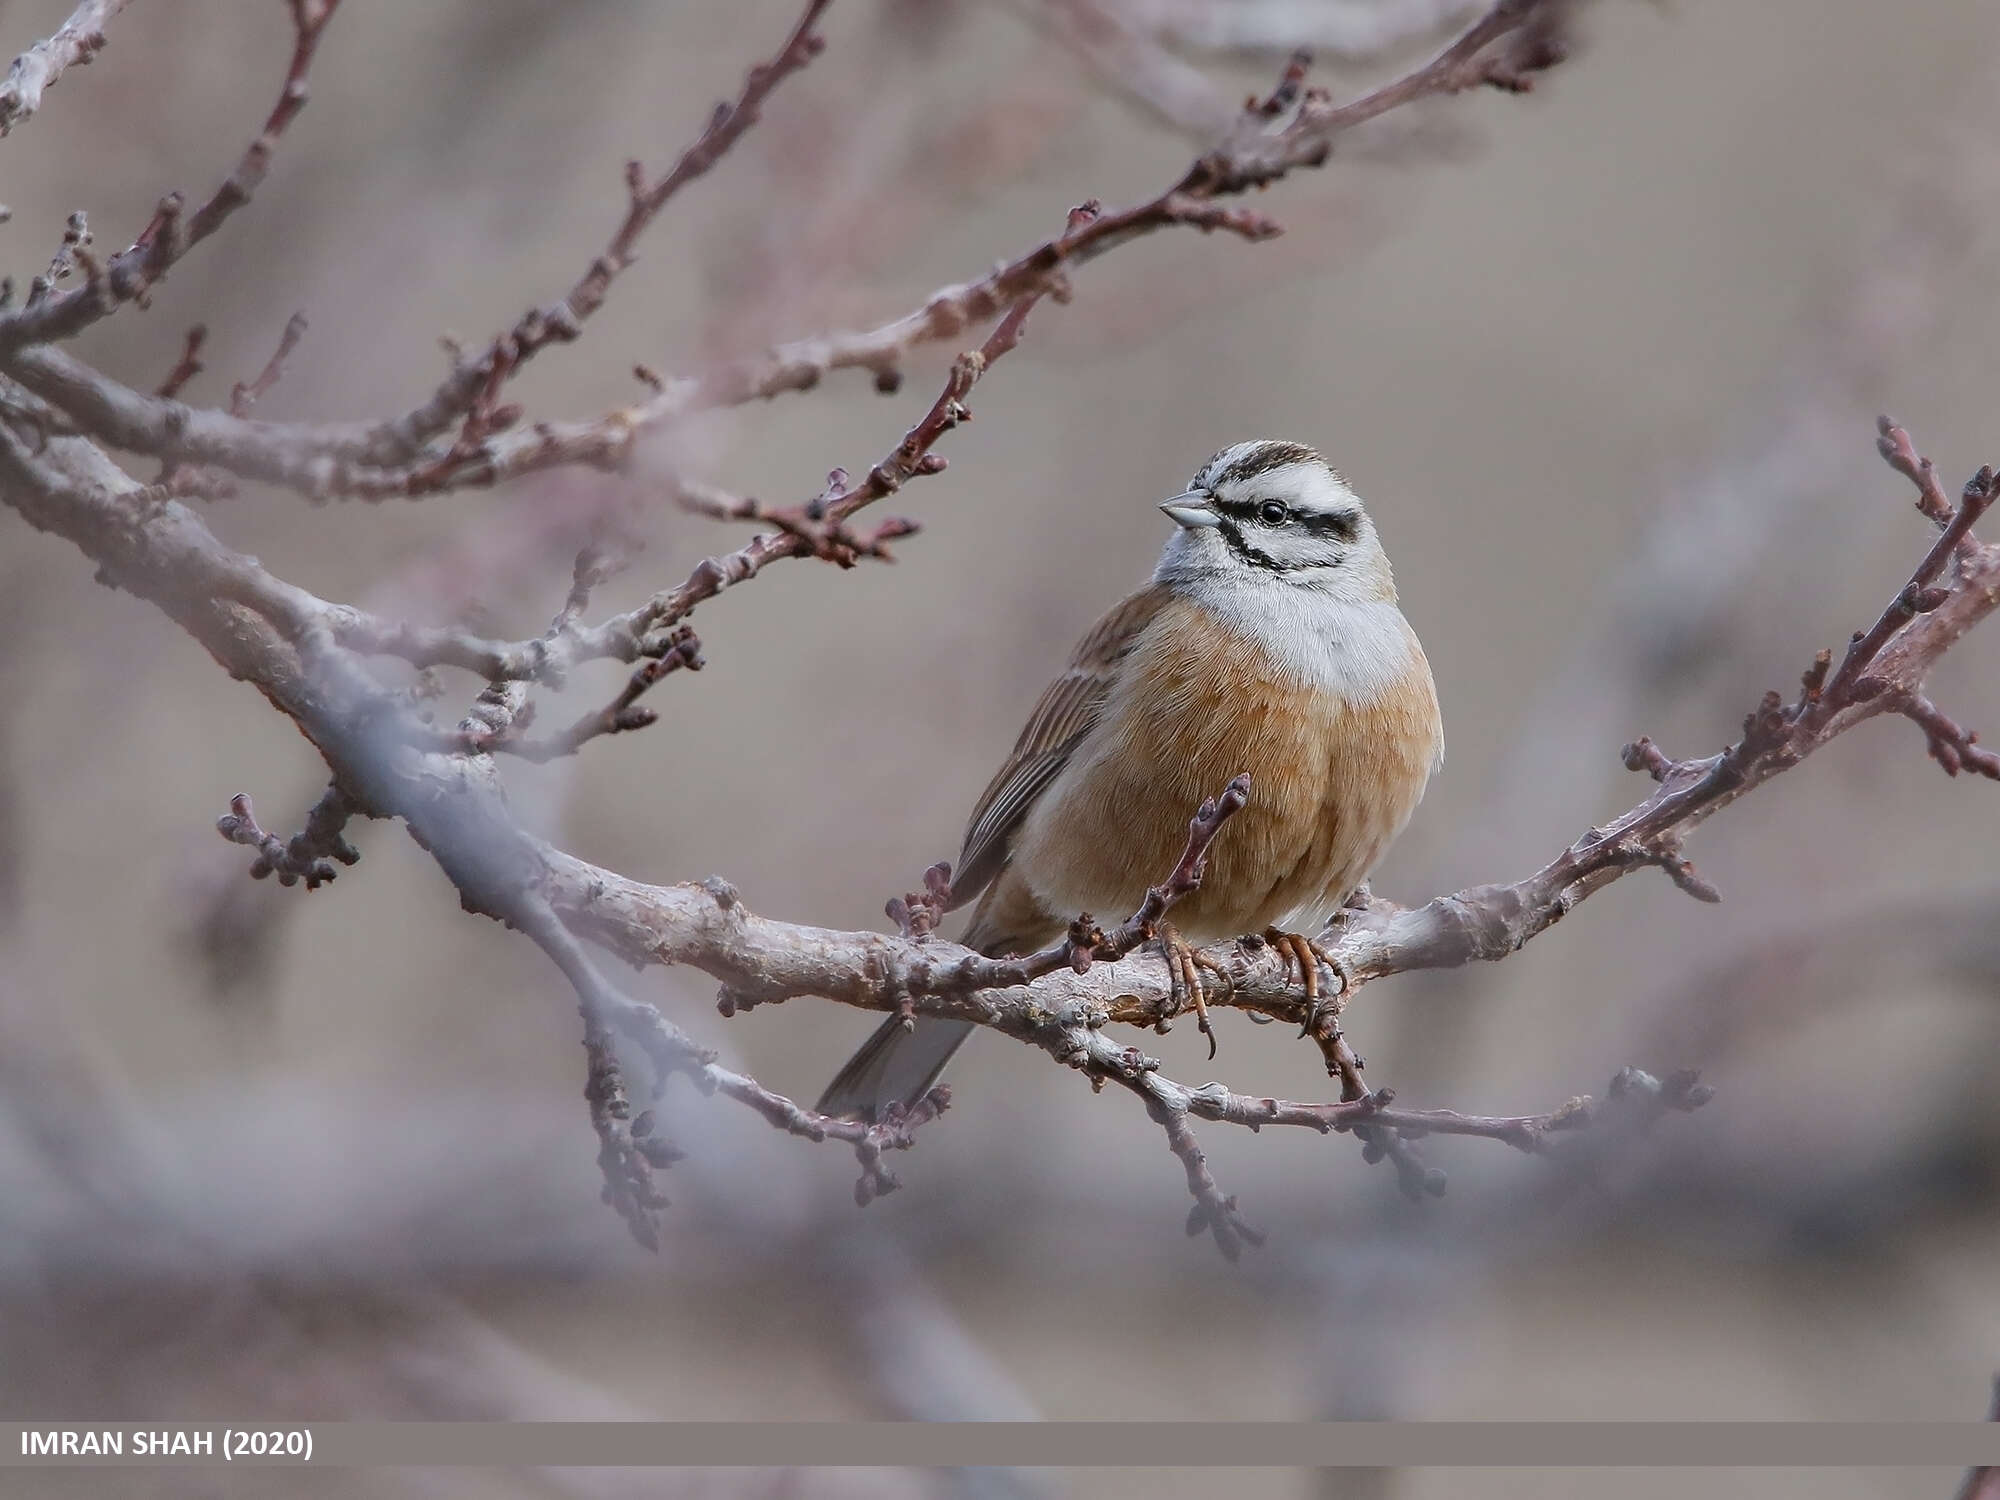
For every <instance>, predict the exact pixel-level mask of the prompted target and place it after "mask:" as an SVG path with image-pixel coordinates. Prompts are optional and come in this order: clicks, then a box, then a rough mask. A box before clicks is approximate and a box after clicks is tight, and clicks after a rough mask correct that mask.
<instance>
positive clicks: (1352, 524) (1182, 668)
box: [819, 439, 1444, 1119]
mask: <svg viewBox="0 0 2000 1500" xmlns="http://www.w3.org/2000/svg"><path fill="white" fill-rule="evenodd" d="M1160 508H1161V509H1162V510H1164V511H1165V512H1166V513H1167V515H1168V516H1169V517H1171V518H1172V519H1173V521H1174V523H1175V527H1176V530H1175V532H1174V534H1173V535H1172V536H1171V537H1170V538H1168V541H1167V545H1166V549H1165V551H1164V552H1163V553H1162V554H1161V557H1160V563H1159V567H1158V568H1157V569H1155V571H1154V573H1153V581H1152V582H1151V583H1149V584H1147V585H1146V587H1144V588H1142V589H1140V590H1139V591H1138V592H1137V593H1136V594H1133V595H1131V596H1130V597H1129V598H1127V599H1126V600H1124V601H1123V602H1122V603H1120V604H1119V605H1117V606H1116V607H1115V608H1114V609H1113V610H1112V611H1111V612H1110V613H1109V614H1108V615H1106V616H1105V617H1104V618H1103V619H1102V620H1100V621H1099V622H1098V623H1097V625H1096V626H1095V627H1093V628H1092V629H1091V631H1090V633H1089V634H1087V635H1086V636H1084V638H1083V640H1082V642H1081V643H1080V644H1079V645H1078V646H1077V648H1076V651H1075V653H1074V654H1073V655H1072V656H1071V658H1070V662H1069V665H1068V666H1067V667H1066V668H1065V669H1064V670H1063V672H1062V674H1061V675H1060V676H1059V677H1057V678H1056V680H1055V681H1054V682H1053V683H1051V684H1050V686H1049V688H1048V691H1046V692H1045V693H1043V695H1042V699H1041V701H1040V702H1039V703H1038V704H1036V705H1035V711H1034V712H1033V713H1032V714H1031V715H1030V716H1029V718H1028V723H1027V727H1026V728H1024V729H1023V730H1022V731H1021V737H1020V739H1019V741H1017V742H1016V744H1015V746H1014V753H1013V755H1012V756H1010V757H1009V758H1008V760H1007V763H1006V764H1005V765H1004V766H1002V767H1001V768H1000V771H999V774H998V775H996V776H995V777H994V778H993V780H992V782H991V784H990V785H988V787H987V788H986V793H985V795H984V796H982V797H981V798H980V799H979V805H978V806H977V807H976V808H975V809H974V810H973V814H972V819H971V823H970V825H969V826H968V827H967V829H966V834H965V848H964V851H963V853H962V854H961V855H960V856H959V862H958V868H957V871H956V875H955V878H954V879H953V881H952V898H951V904H952V905H953V906H957V905H960V904H962V903H964V902H967V901H970V900H972V899H974V898H975V897H976V898H977V899H978V902H979V904H978V906H977V907H976V908H975V910H974V912H973V916H972V922H971V925H970V926H969V927H968V928H967V930H966V933H965V936H964V939H963V941H964V942H965V943H966V944H967V946H969V947H972V948H976V949H978V950H979V951H980V952H982V953H987V954H993V955H999V954H1008V953H1024V952H1028V951H1030V950H1032V949H1035V948H1038V947H1041V946H1043V945H1044V944H1046V943H1048V942H1050V941H1052V940H1053V939H1055V938H1056V937H1058V936H1060V935H1061V934H1062V933H1063V932H1064V931H1065V930H1066V929H1067V927H1068V924H1069V922H1070V920H1071V919H1072V918H1073V917H1075V916H1076V915H1077V914H1078V913H1079V912H1085V911H1088V912H1093V913H1097V914H1100V915H1111V914H1121V915H1122V914H1126V913H1129V912H1131V911H1133V910H1134V909H1136V908H1137V907H1138V906H1139V904H1140V902H1141V901H1142V900H1143V899H1144V898H1145V893H1146V888H1147V886H1148V885H1149V884H1150V883H1152V882H1155V881H1158V880H1160V879H1162V878H1164V876H1165V874H1166V872H1167V871H1169V870H1171V869H1172V868H1173V866H1174V864H1175V862H1176V860H1177V859H1178V858H1179V855H1180V852H1181V849H1182V846H1183V845H1184V844H1185V843H1186V840H1187V826H1188V825H1187V820H1188V816H1189V814H1190V812H1191V811H1192V810H1193V809H1194V808H1195V806H1196V805H1197V804H1198V803H1200V802H1201V801H1202V800H1203V799H1204V798H1205V797H1209V796H1212V795H1214V794H1215V793H1216V792H1217V791H1219V790H1220V789H1221V788H1222V787H1223V785H1224V784H1225V783H1227V782H1228V781H1229V780H1230V779H1231V778H1232V777H1233V776H1235V775H1236V774H1237V773H1238V772H1241V771H1247V772H1249V773H1250V776H1251V786H1252V791H1251V796H1250V800H1249V803H1248V805H1247V806H1246V807H1244V809H1243V810H1242V811H1241V812H1239V813H1237V814H1236V816H1235V817H1234V818H1233V819H1232V820H1231V821H1230V822H1229V823H1228V824H1227V825H1226V826H1225V827H1224V828H1223V829H1222V831H1221V833H1220V834H1219V836H1218V837H1217V839H1216V841H1215V844H1214V846H1213V848H1212V849H1211V851H1210V854H1209V859H1208V869H1207V874H1206V877H1205V878H1204V880H1203V881H1202V884H1201V886H1200V888H1199V889H1198V890H1196V891H1195V892H1194V893H1193V894H1191V895H1189V896H1188V897H1186V898H1185V899H1184V900H1182V901H1181V902H1180V903H1179V904H1178V905H1177V906H1176V907H1175V908H1174V911H1173V917H1174V922H1175V924H1176V926H1177V927H1178V929H1179V931H1178V932H1177V933H1175V932H1167V933H1163V934H1162V936H1163V937H1164V938H1165V939H1166V940H1167V941H1168V944H1169V951H1170V955H1172V954H1173V952H1174V951H1175V950H1176V949H1177V950H1178V954H1179V956H1180V957H1181V959H1183V960H1185V959H1186V958H1187V957H1188V956H1190V955H1191V947H1190V945H1191V944H1199V943H1210V942H1216V941H1219V940H1222V939H1226V938H1231V937H1236V936H1240V935H1243V934H1246V933H1252V932H1260V931H1261V932H1265V933H1266V935H1267V936H1269V937H1270V938H1272V939H1273V940H1274V941H1277V942H1279V943H1280V944H1281V946H1283V947H1284V948H1285V949H1286V952H1287V956H1288V960H1289V959H1293V958H1295V959H1296V960H1297V962H1298V963H1299V966H1300V970H1301V974H1302V977H1304V978H1305V979H1306V980H1307V982H1308V986H1309V988H1310V989H1313V990H1314V991H1315V992H1316V985H1314V984H1313V980H1314V979H1315V977H1316V969H1315V967H1314V964H1315V959H1314V956H1313V954H1312V952H1311V950H1310V945H1309V943H1307V941H1306V940H1305V939H1303V938H1300V937H1299V936H1297V933H1298V931H1299V930H1301V929H1303V930H1306V931H1311V930H1314V929H1316V928H1317V927H1318V926H1319V924H1320V923H1321V922H1322V920H1323V919H1324V918H1325V917H1326V916H1327V915H1328V914H1329V913H1331V912H1332V911H1334V910H1336V909H1337V908H1338V907H1339V906H1340V905H1341V903H1342V902H1344V901H1345V900H1346V899H1347V897H1348V896H1349V895H1350V894H1351V893H1352V892H1353V891H1354V889H1355V888H1356V887H1357V886H1358V885H1360V883H1361V882H1362V881H1363V880H1365V879H1366V878H1367V875H1368V872H1369V870H1370V868H1371V867H1372V866H1373V865H1374V864H1375V862H1376V860H1377V859H1378V858H1380V857H1381V855H1382V852H1383V851H1384V850H1385V849H1387V848H1388V846H1389V843H1390V841H1391V840H1393V839H1394V838H1395V837H1396V835H1397V834H1398V833H1400V832H1401V831H1402V828H1403V825H1404V824H1405V823H1407V822H1408V821H1409V818H1410V815H1411V813H1413V812H1414V811H1415V810H1416V806H1417V803H1418V801H1419V800H1420V799H1421V798H1422V796H1423V794H1424V787H1425V785H1426V784H1427V783H1428V782H1429V780H1430V777H1431V774H1432V772H1433V771H1435V770H1436V769H1437V767H1438V765H1439V764H1440V763H1441V762H1442V761H1443V759H1444V732H1443V727H1442V725H1441V723H1440V721H1439V718H1438V705H1437V692H1436V689H1435V687H1434V686H1433V684H1432V682H1431V669H1430V663H1429V662H1428V661H1427V660H1426V659H1425V657H1424V651H1423V647H1422V646H1421V645H1420V644H1419V643H1418V641H1417V636H1416V632H1415V631H1413V630H1412V629H1411V628H1410V625H1409V622H1408V621H1406V620H1405V619H1404V618H1403V614H1402V611H1401V610H1400V609H1398V608H1397V606H1396V584H1395V580H1394V578H1393V577H1392V576H1391V574H1390V570H1389V558H1388V556H1387V554H1385V553H1384V552H1383V550H1382V544H1381V542H1380V540H1379V539H1378V538H1377V536H1376V534H1375V525H1374V523H1373V522H1372V521H1371V520H1370V519H1369V518H1368V513H1367V512H1366V511H1365V510H1363V509H1362V506H1361V501H1360V499H1359V498H1358V497H1357V496H1356V495H1355V493H1354V491H1353V490H1352V489H1350V488H1349V487H1348V485H1347V482H1346V481H1345V480H1344V479H1342V478H1341V476H1340V475H1339V474H1337V473H1335V472H1334V470H1333V468H1332V466H1331V465H1329V464H1328V463H1327V462H1326V460H1325V459H1323V458H1321V457H1320V455H1319V454H1318V453H1316V452H1314V451H1313V450H1312V449H1311V448H1308V447H1305V446H1303V445H1301V444H1298V443H1284V442H1276V441H1272V440H1268V439H1267V440H1262V441H1258V442H1250V443H1238V444H1237V445H1236V446H1234V447H1232V448H1225V449H1223V450H1222V451H1221V452H1220V453H1218V454H1216V455H1215V456H1214V457H1213V458H1211V459H1210V460H1209V461H1208V462H1207V463H1206V464H1204V465H1202V467H1201V470H1200V472H1199V473H1197V474H1196V475H1195V476H1194V480H1193V482H1192V484H1190V485H1189V487H1188V490H1187V492H1186V493H1185V494H1181V495H1177V496H1175V497H1174V498H1173V499H1171V500H1169V501H1167V502H1166V503H1165V504H1163V505H1162V506H1161V507H1160ZM1170 967H1174V969H1175V972H1176V974H1177V976H1179V975H1182V974H1185V976H1186V977H1187V978H1189V979H1191V980H1193V981H1194V983H1195V984H1196V986H1197V988H1196V990H1195V995H1194V998H1195V999H1196V1000H1197V1001H1199V1000H1200V999H1201V994H1200V990H1199V987H1198V986H1199V982H1200V981H1199V975H1198V974H1197V973H1196V972H1195V970H1194V968H1193V967H1192V965H1191V964H1185V963H1182V964H1179V965H1171V964H1170ZM1205 1020H1206V1017H1205V1016H1204V1021H1205ZM971 1030H972V1027H971V1025H970V1024H969V1023H967V1022H962V1021H950V1020H942V1019H936V1018H929V1017H919V1018H918V1019H917V1021H916V1023H915V1029H914V1030H912V1029H911V1028H910V1026H909V1025H908V1023H907V1022H905V1021H903V1020H902V1019H900V1018H897V1017H891V1018H890V1019H889V1021H888V1022H887V1023H886V1024H884V1025H883V1026H882V1027H881V1029H879V1030H878V1031H877V1032H876V1033H875V1034H874V1035H873V1036H872V1037H870V1038H869V1040H868V1042H867V1043H866V1044H865V1045H864V1046H863V1047H862V1048H861V1050H860V1051H859V1052H857V1053H855V1055H854V1057H853V1058H852V1059H851V1060H850V1061H849V1062H848V1064H847V1066H846V1067H844V1068H843V1069H841V1071H840V1074H839V1076H837V1077H836V1078H835V1079H834V1080H833V1082H832V1083H831V1084H830V1085H829V1086H828V1088H827V1090H826V1093H825V1095H824V1096H823V1097H822V1098H821V1099H820V1102H819V1108H820V1110H821V1111H822V1112H823V1113H826V1114H831V1115H840V1116H852V1117H858V1118H862V1119H875V1118H878V1117H879V1116H880V1115H881V1113H882V1111H883V1110H884V1109H885V1108H886V1107H887V1106H889V1105H891V1104H901V1105H904V1106H906V1107H907V1106H908V1105H910V1104H912V1103H914V1102H915V1101H916V1100H917V1099H919V1098H921V1097H922V1096H923V1094H924V1093H925V1091H926V1090H928V1089H929V1088H930V1086H931V1085H932V1084H933V1083H934V1082H935V1081H936V1080H937V1077H938V1074H939V1073H940V1072H942V1071H943V1069H944V1066H945V1063H946V1062H947V1061H948V1060H949V1059H950V1057H951V1055H952V1053H954V1052H955V1051H957V1050H958V1047H959V1044H960V1043H962V1042H963V1041H964V1040H965V1038H966V1036H967V1034H968V1033H969V1032H970V1031H971Z"/></svg>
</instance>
